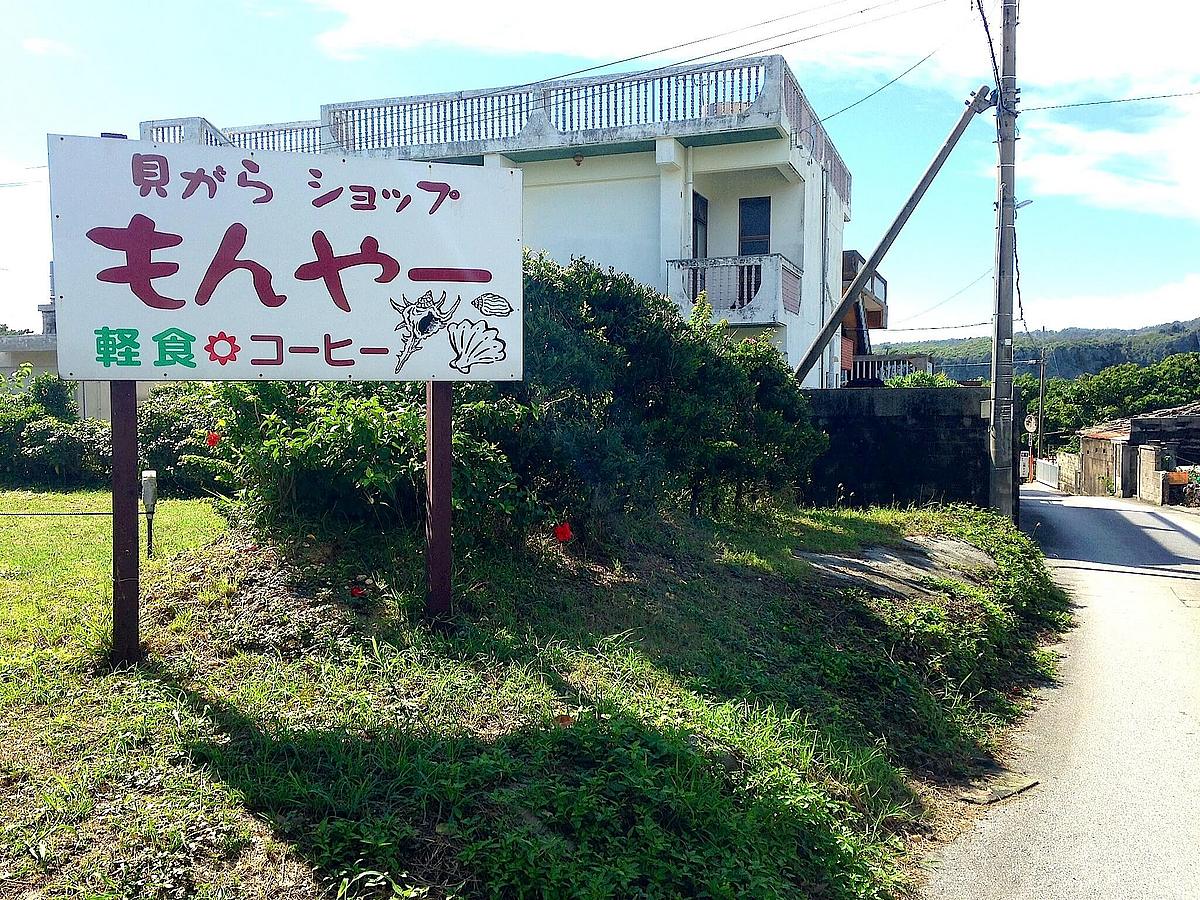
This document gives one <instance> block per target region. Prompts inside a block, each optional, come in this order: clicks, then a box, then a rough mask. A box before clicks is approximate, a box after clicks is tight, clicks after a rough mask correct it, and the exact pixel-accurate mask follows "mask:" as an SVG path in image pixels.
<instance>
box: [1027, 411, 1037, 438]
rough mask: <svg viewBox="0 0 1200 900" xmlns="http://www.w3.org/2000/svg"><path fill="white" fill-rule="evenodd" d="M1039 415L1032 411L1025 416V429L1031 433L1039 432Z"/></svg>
mask: <svg viewBox="0 0 1200 900" xmlns="http://www.w3.org/2000/svg"><path fill="white" fill-rule="evenodd" d="M1037 425H1038V423H1037V416H1035V415H1034V414H1033V413H1030V414H1029V415H1027V416H1026V417H1025V430H1026V431H1027V432H1029V433H1030V434H1037Z"/></svg>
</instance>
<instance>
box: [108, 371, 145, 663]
mask: <svg viewBox="0 0 1200 900" xmlns="http://www.w3.org/2000/svg"><path fill="white" fill-rule="evenodd" d="M110 385H111V393H110V396H111V398H112V513H113V520H112V521H113V638H112V661H113V664H114V665H128V664H130V663H134V662H137V660H138V659H140V658H141V655H142V646H141V640H140V636H139V634H138V605H139V604H138V596H139V587H138V492H139V484H138V440H137V382H136V381H113V382H110Z"/></svg>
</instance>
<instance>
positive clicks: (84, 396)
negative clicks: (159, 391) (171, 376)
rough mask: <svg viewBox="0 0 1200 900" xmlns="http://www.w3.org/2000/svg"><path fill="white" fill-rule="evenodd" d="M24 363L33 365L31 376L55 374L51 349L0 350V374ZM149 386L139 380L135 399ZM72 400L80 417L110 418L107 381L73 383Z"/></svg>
mask: <svg viewBox="0 0 1200 900" xmlns="http://www.w3.org/2000/svg"><path fill="white" fill-rule="evenodd" d="M26 363H28V364H29V365H31V366H33V374H35V375H40V374H41V373H43V372H53V373H55V374H57V373H58V354H57V353H56V352H55V351H54V350H33V351H21V350H0V374H4V375H11V374H13V373H14V372H16V371H17V370H18V369H20V368H21V367H22V366H23V365H25V364H26ZM152 386H153V383H151V382H145V381H139V382H138V400H145V399H146V397H147V396H149V394H150V388H151V387H152ZM75 402H76V403H77V404H78V406H79V414H80V415H81V416H85V417H88V418H93V419H105V420H107V419H111V418H112V408H111V406H110V403H109V382H107V381H77V382H75Z"/></svg>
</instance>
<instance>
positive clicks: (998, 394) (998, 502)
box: [989, 0, 1017, 519]
mask: <svg viewBox="0 0 1200 900" xmlns="http://www.w3.org/2000/svg"><path fill="white" fill-rule="evenodd" d="M1002 47H1003V49H1002V55H1003V59H1002V61H1001V67H1000V84H999V98H998V102H997V104H996V132H997V144H998V153H999V171H998V173H997V182H998V183H997V192H996V193H997V202H996V304H995V311H994V313H993V329H994V330H993V335H992V421H991V429H990V430H991V457H992V472H991V485H990V491H989V495H990V497H991V505H992V509H994V510H996V511H997V512H998V513H1000V514H1001V515H1003V516H1007V517H1008V518H1010V519H1013V518H1015V513H1016V508H1015V499H1016V498H1015V497H1014V496H1013V471H1012V464H1013V273H1014V261H1015V257H1014V247H1015V243H1016V241H1015V237H1016V221H1017V210H1016V201H1015V185H1016V174H1017V165H1016V156H1017V152H1016V151H1017V146H1016V140H1017V109H1016V106H1017V0H1004V37H1003V41H1002Z"/></svg>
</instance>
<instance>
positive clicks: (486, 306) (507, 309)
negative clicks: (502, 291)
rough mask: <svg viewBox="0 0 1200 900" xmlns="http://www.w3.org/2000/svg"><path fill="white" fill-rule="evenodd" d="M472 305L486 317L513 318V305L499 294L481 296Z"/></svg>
mask: <svg viewBox="0 0 1200 900" xmlns="http://www.w3.org/2000/svg"><path fill="white" fill-rule="evenodd" d="M471 305H472V306H473V307H475V308H476V309H477V310H479V311H480V312H481V313H483V314H484V315H485V316H511V315H512V312H513V305H512V304H511V303H509V302H508V301H507V300H506V299H505V298H503V297H501V296H500V295H499V294H492V293H487V294H480V295H479V296H478V297H476V298H475V299H474V300H472V301H471Z"/></svg>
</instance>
